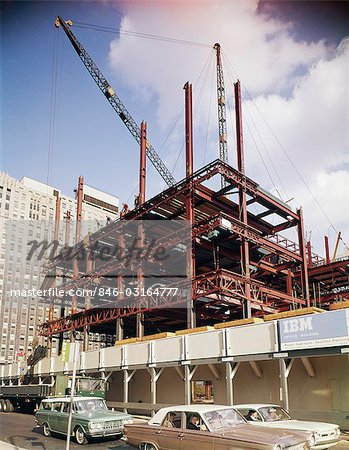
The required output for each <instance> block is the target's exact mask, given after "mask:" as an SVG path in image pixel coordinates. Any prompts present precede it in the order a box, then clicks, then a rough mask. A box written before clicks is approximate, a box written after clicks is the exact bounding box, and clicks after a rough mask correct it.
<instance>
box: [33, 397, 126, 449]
mask: <svg viewBox="0 0 349 450" xmlns="http://www.w3.org/2000/svg"><path fill="white" fill-rule="evenodd" d="M69 411H70V398H69V397H62V398H50V399H45V400H42V402H41V404H40V407H39V409H38V411H37V412H36V414H35V421H36V423H37V424H38V425H39V426H42V427H43V433H44V435H45V436H46V437H48V436H50V435H51V433H59V434H65V435H66V434H67V430H68V418H69ZM132 422H133V418H132V416H131V415H130V414H125V413H121V412H117V411H110V410H109V409H108V407H107V405H106V403H105V401H104V400H103V399H101V398H96V397H75V398H74V402H73V413H72V427H71V430H72V436H74V437H75V439H76V442H77V443H78V444H86V443H87V442H88V440H90V439H92V438H95V437H106V436H115V437H118V436H120V437H121V436H122V434H123V432H124V425H125V424H129V423H132Z"/></svg>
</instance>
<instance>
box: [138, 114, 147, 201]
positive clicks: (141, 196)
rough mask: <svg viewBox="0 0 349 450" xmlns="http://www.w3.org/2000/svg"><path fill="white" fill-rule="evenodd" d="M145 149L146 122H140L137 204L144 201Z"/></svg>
mask: <svg viewBox="0 0 349 450" xmlns="http://www.w3.org/2000/svg"><path fill="white" fill-rule="evenodd" d="M146 151H147V123H146V122H142V123H141V142H140V162H139V204H140V205H143V203H144V202H145V187H146V173H147V172H146V170H147V168H146V163H147V157H146Z"/></svg>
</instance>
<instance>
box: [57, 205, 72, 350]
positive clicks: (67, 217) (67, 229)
mask: <svg viewBox="0 0 349 450" xmlns="http://www.w3.org/2000/svg"><path fill="white" fill-rule="evenodd" d="M64 218H65V236H64V245H66V246H67V245H69V235H70V219H71V215H70V211H66V213H65V216H64ZM60 309H61V310H60V317H61V318H62V317H64V316H65V308H64V306H61V308H60ZM62 346H63V333H60V334H59V337H58V354H59V355H60V354H61V352H62Z"/></svg>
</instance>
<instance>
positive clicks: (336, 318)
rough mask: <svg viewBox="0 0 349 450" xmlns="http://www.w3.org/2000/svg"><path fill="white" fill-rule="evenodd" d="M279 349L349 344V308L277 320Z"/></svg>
mask: <svg viewBox="0 0 349 450" xmlns="http://www.w3.org/2000/svg"><path fill="white" fill-rule="evenodd" d="M279 337H280V350H281V351H283V350H297V349H303V348H314V347H337V346H343V345H349V309H345V310H344V309H343V310H338V311H330V312H325V313H319V314H309V315H306V316H299V317H292V318H289V319H282V320H280V321H279Z"/></svg>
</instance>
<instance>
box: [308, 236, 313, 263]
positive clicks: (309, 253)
mask: <svg viewBox="0 0 349 450" xmlns="http://www.w3.org/2000/svg"><path fill="white" fill-rule="evenodd" d="M307 255H308V267H313V257H312V255H311V243H310V241H308V242H307Z"/></svg>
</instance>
